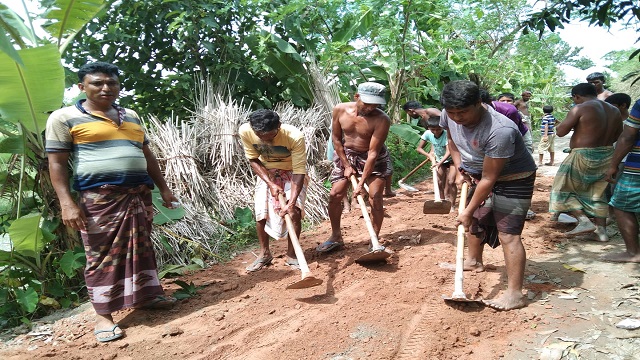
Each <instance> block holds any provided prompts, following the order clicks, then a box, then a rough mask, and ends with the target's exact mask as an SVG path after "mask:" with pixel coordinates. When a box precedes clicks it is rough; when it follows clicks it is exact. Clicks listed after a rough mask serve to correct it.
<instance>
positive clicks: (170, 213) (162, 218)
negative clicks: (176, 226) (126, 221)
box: [151, 187, 184, 225]
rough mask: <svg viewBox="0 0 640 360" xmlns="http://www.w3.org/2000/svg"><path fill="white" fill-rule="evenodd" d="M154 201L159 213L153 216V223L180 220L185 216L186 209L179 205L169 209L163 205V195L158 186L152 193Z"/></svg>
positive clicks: (162, 223) (159, 223)
mask: <svg viewBox="0 0 640 360" xmlns="http://www.w3.org/2000/svg"><path fill="white" fill-rule="evenodd" d="M151 196H152V201H153V205H154V206H155V208H156V210H158V213H157V214H156V215H155V216H154V217H153V223H154V224H156V225H164V224H166V223H168V222H171V221H174V220H179V219H182V218H183V217H184V209H183V208H182V207H178V208H175V209H169V208H166V207H164V205H162V197H161V196H160V191H159V190H158V188H157V187H156V188H154V189H153V191H152V193H151Z"/></svg>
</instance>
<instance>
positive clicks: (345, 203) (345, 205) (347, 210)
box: [342, 201, 351, 214]
mask: <svg viewBox="0 0 640 360" xmlns="http://www.w3.org/2000/svg"><path fill="white" fill-rule="evenodd" d="M350 212H351V202H349V201H343V202H342V213H343V214H348V213H350Z"/></svg>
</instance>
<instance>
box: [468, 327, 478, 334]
mask: <svg viewBox="0 0 640 360" xmlns="http://www.w3.org/2000/svg"><path fill="white" fill-rule="evenodd" d="M469 334H470V335H473V336H480V330H479V329H478V328H476V327H471V328H469Z"/></svg>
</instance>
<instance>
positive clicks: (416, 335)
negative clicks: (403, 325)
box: [395, 303, 438, 360]
mask: <svg viewBox="0 0 640 360" xmlns="http://www.w3.org/2000/svg"><path fill="white" fill-rule="evenodd" d="M435 309H436V307H434V306H433V304H431V303H427V304H424V305H422V307H421V308H420V312H419V313H418V314H417V315H416V316H414V317H413V319H411V321H410V322H409V325H408V331H407V332H405V334H403V336H402V340H401V341H400V351H399V353H398V354H396V357H395V359H397V360H403V359H407V360H414V359H423V358H424V357H423V356H421V355H422V354H424V353H425V351H426V350H427V346H429V345H430V344H432V343H433V342H434V341H435V339H434V337H435V336H434V335H435V333H434V332H433V323H434V322H435V321H436V320H437V319H438V317H437V315H436V311H435Z"/></svg>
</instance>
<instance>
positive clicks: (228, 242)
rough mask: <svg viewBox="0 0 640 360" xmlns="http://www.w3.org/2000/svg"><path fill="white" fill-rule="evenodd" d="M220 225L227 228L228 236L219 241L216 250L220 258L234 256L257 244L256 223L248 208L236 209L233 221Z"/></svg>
mask: <svg viewBox="0 0 640 360" xmlns="http://www.w3.org/2000/svg"><path fill="white" fill-rule="evenodd" d="M222 225H224V226H226V227H227V230H229V234H228V235H227V238H226V239H223V240H222V241H220V246H219V248H218V250H219V255H220V257H221V258H228V257H232V256H235V254H236V253H237V252H238V251H240V250H243V249H246V248H247V247H248V246H249V245H252V244H255V243H256V242H257V239H258V234H257V232H256V221H255V217H254V215H253V211H252V210H251V208H249V207H243V208H240V207H238V208H236V209H235V210H234V217H233V219H231V220H229V221H227V222H226V223H223V224H222Z"/></svg>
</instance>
